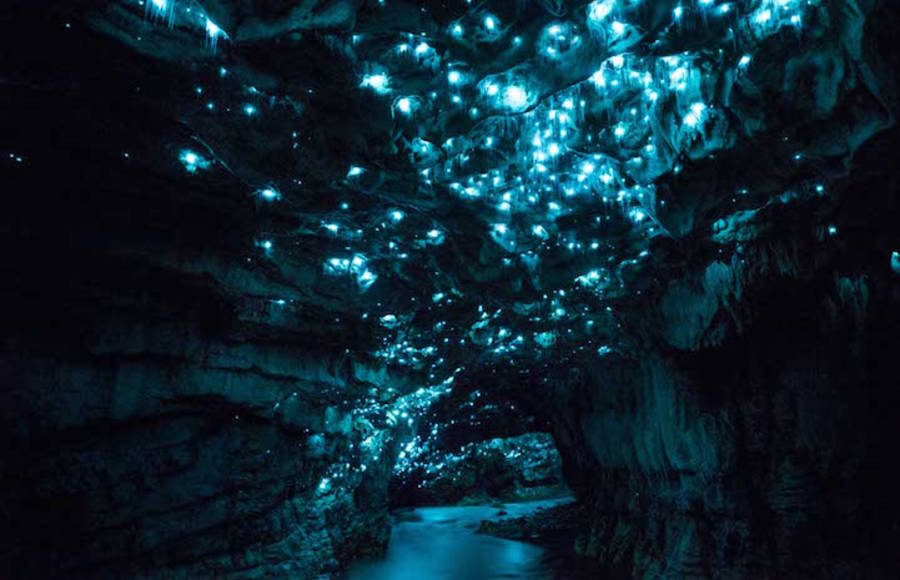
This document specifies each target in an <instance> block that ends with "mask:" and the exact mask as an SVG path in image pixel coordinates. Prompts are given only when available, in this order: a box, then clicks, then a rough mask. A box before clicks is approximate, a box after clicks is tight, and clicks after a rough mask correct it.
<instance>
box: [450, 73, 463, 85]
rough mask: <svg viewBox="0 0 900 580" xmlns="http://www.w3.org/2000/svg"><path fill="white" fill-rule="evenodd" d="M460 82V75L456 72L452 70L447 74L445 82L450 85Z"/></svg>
mask: <svg viewBox="0 0 900 580" xmlns="http://www.w3.org/2000/svg"><path fill="white" fill-rule="evenodd" d="M461 80H462V75H461V74H460V73H459V71H457V70H452V71H450V72H449V73H447V82H448V83H450V84H451V85H455V84H457V83H459V82H460V81H461Z"/></svg>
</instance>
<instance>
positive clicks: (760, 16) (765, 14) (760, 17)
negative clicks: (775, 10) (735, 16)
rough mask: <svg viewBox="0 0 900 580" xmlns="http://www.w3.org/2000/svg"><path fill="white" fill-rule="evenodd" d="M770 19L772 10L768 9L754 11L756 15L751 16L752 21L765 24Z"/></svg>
mask: <svg viewBox="0 0 900 580" xmlns="http://www.w3.org/2000/svg"><path fill="white" fill-rule="evenodd" d="M771 19H772V11H771V10H768V9H765V10H760V11H759V12H757V13H756V16H754V17H753V21H754V22H755V23H757V24H765V23H767V22H768V21H769V20H771Z"/></svg>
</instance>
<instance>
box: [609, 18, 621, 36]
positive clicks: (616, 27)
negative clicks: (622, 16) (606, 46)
mask: <svg viewBox="0 0 900 580" xmlns="http://www.w3.org/2000/svg"><path fill="white" fill-rule="evenodd" d="M609 27H610V30H612V31H613V34H615V35H616V36H622V35H623V34H625V23H624V22H619V21H618V20H616V21H614V22H613V23H612V24H610V26H609Z"/></svg>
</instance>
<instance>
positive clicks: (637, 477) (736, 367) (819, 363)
mask: <svg viewBox="0 0 900 580" xmlns="http://www.w3.org/2000/svg"><path fill="white" fill-rule="evenodd" d="M898 136H900V135H898V132H897V131H896V130H891V131H889V132H888V133H886V134H884V135H882V136H881V137H879V138H877V139H876V140H874V141H873V142H872V143H871V144H870V145H867V146H866V147H864V148H863V149H862V150H861V151H860V152H859V153H858V155H857V157H856V158H855V160H854V162H853V169H852V170H851V172H850V177H849V178H848V179H847V180H846V182H845V183H844V185H843V190H842V191H841V194H840V195H841V196H842V197H843V198H844V199H852V200H853V201H852V202H850V201H847V202H846V203H844V204H842V205H841V207H840V209H839V210H838V211H837V213H836V214H835V217H836V218H837V219H839V220H841V221H840V231H841V232H842V236H843V237H842V240H841V241H840V243H839V244H837V245H836V246H832V245H829V244H828V243H827V240H825V238H824V237H823V236H821V235H815V234H799V233H798V231H797V230H792V229H791V228H785V227H783V226H777V225H776V226H771V228H770V230H769V233H768V234H765V235H757V236H753V237H752V239H745V240H744V243H745V245H744V247H743V252H744V257H745V258H746V263H756V264H760V263H765V262H767V261H768V262H769V263H770V264H776V263H777V264H779V265H778V266H777V267H773V268H772V269H771V270H768V271H766V272H765V273H764V272H762V271H761V270H756V271H755V272H753V273H749V272H748V271H747V270H746V269H744V266H743V264H744V263H745V262H743V261H740V260H735V261H734V262H732V263H723V262H715V264H716V265H715V267H714V268H712V269H711V268H710V266H709V265H708V264H707V263H706V262H701V263H700V264H697V265H696V266H693V267H688V268H686V269H685V271H684V273H683V275H682V276H681V277H680V278H676V279H671V280H668V281H667V282H666V283H665V284H664V285H662V287H661V288H660V290H659V292H658V294H656V295H655V297H654V296H650V297H648V299H647V301H646V302H645V303H644V304H643V305H642V309H641V313H640V314H637V313H632V315H633V316H634V317H635V319H637V318H638V317H641V318H642V319H643V320H644V322H643V323H642V324H646V325H648V326H652V327H653V328H654V329H655V331H656V334H655V336H656V337H658V338H659V342H657V343H656V346H655V347H653V348H647V349H646V350H644V351H643V352H642V354H641V355H640V356H627V355H623V356H619V355H616V354H613V355H610V356H608V357H606V358H604V359H603V360H601V361H600V362H599V363H595V364H593V365H586V366H585V367H583V368H577V369H569V370H568V371H566V372H562V371H560V372H559V373H558V374H557V375H555V376H553V378H551V379H550V380H549V381H548V382H549V383H550V384H552V385H556V386H552V387H551V386H548V387H547V388H550V389H551V390H552V392H553V396H554V400H555V404H554V405H553V408H552V409H551V410H548V411H547V413H546V416H548V417H550V418H551V422H552V424H553V425H554V435H555V437H556V439H557V443H558V445H559V447H560V449H561V453H562V454H563V458H564V470H565V473H566V475H567V478H568V481H569V483H570V485H571V486H572V487H573V489H574V490H575V493H576V495H577V496H578V497H579V498H580V499H581V500H582V501H583V503H584V504H585V506H586V509H587V513H588V519H589V522H590V523H589V524H587V526H586V527H587V529H586V530H584V531H583V533H582V534H581V536H580V537H579V539H578V540H577V542H576V546H577V549H578V550H579V551H580V552H582V553H584V554H587V555H589V556H592V557H595V558H597V559H598V560H599V561H600V562H604V563H606V564H609V565H612V566H614V567H615V568H616V569H618V570H619V571H621V572H622V573H623V574H625V575H626V576H632V577H644V578H658V577H678V578H681V577H697V578H701V577H703V578H706V577H725V578H729V577H734V578H745V577H753V578H786V577H790V578H836V577H840V578H888V577H893V576H894V575H895V574H896V571H897V567H898V561H897V558H896V553H895V550H894V549H893V548H892V546H895V545H897V541H898V526H897V522H898V521H900V520H898V515H900V504H898V502H897V500H896V494H895V493H894V491H893V490H895V489H896V488H897V485H898V483H900V482H898V479H897V476H896V474H895V471H896V470H894V469H893V466H892V457H893V452H892V449H893V446H894V445H895V442H896V441H897V440H898V436H900V427H898V423H897V421H896V410H897V409H898V408H900V393H898V390H897V384H898V383H897V378H896V372H895V365H896V363H895V359H896V353H897V352H900V350H898V349H900V338H898V335H897V328H900V307H898V304H900V302H898V299H900V275H898V273H897V272H896V271H894V270H893V269H892V265H891V261H890V254H891V247H892V244H893V243H895V239H896V231H897V230H896V223H897V219H898V217H900V214H898V210H900V195H898V194H900V188H898V183H897V179H896V176H895V175H894V173H893V172H892V170H890V169H889V168H885V167H883V165H882V161H883V159H884V156H885V155H889V153H888V152H889V151H894V150H895V149H896V146H897V140H898ZM801 229H802V227H801ZM823 240H824V241H825V244H824V245H823ZM711 270H713V271H715V272H716V276H717V277H716V278H715V279H714V280H713V282H712V283H711V282H710V279H711V278H710V271H711ZM716 280H726V283H725V284H724V286H723V284H722V283H719V282H716ZM723 287H724V288H725V289H724V290H723ZM673 289H674V292H673V291H672V290H673ZM534 408H535V409H538V410H539V409H541V408H542V407H541V406H539V405H538V406H535V407H534Z"/></svg>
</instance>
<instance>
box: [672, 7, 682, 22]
mask: <svg viewBox="0 0 900 580" xmlns="http://www.w3.org/2000/svg"><path fill="white" fill-rule="evenodd" d="M682 15H684V8H682V7H681V6H680V5H679V6H676V7H675V8H674V9H673V10H672V17H673V18H674V19H675V20H681V17H682Z"/></svg>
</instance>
